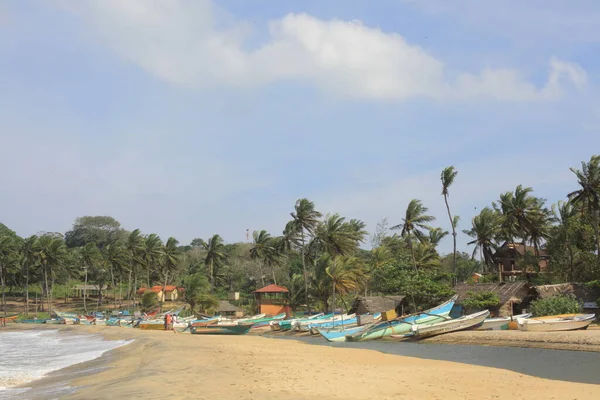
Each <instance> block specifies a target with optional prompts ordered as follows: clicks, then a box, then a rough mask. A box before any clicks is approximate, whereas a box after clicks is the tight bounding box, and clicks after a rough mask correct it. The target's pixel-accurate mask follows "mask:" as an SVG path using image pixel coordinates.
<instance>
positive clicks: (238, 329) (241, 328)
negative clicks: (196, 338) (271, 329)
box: [190, 324, 252, 335]
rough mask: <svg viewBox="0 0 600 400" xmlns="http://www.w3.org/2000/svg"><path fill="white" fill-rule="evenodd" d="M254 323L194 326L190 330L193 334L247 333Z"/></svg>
mask: <svg viewBox="0 0 600 400" xmlns="http://www.w3.org/2000/svg"><path fill="white" fill-rule="evenodd" d="M250 328H252V325H250V324H248V325H206V326H192V327H191V328H190V332H191V333H192V334H193V335H245V334H246V333H248V332H249V331H250Z"/></svg>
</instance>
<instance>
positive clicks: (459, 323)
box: [391, 310, 490, 339]
mask: <svg viewBox="0 0 600 400" xmlns="http://www.w3.org/2000/svg"><path fill="white" fill-rule="evenodd" d="M489 315H490V312H489V311H488V310H485V311H480V312H477V313H474V314H470V315H465V316H463V317H459V318H456V319H448V320H446V321H442V322H433V323H430V324H414V325H411V327H410V333H408V334H406V335H392V336H391V337H393V338H395V339H398V338H403V337H406V336H414V337H418V338H421V339H423V338H427V337H431V336H436V335H441V334H444V333H450V332H457V331H463V330H467V329H472V328H475V327H477V326H480V325H481V324H483V321H484V320H485V319H486V318H487V317H489Z"/></svg>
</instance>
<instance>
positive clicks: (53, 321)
mask: <svg viewBox="0 0 600 400" xmlns="http://www.w3.org/2000/svg"><path fill="white" fill-rule="evenodd" d="M46 323H47V324H54V325H56V324H65V320H64V319H63V318H51V319H47V320H46Z"/></svg>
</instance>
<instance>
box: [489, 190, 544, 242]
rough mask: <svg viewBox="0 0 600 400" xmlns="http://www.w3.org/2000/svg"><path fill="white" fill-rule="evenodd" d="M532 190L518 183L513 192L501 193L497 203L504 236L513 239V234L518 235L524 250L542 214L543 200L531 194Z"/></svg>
mask: <svg viewBox="0 0 600 400" xmlns="http://www.w3.org/2000/svg"><path fill="white" fill-rule="evenodd" d="M532 191H533V189H532V188H530V187H527V188H526V187H523V186H522V185H519V186H517V188H516V189H515V191H514V193H512V192H506V193H503V194H502V195H501V196H500V203H499V210H500V211H501V213H502V229H503V231H504V233H505V236H507V237H508V238H509V239H514V236H515V234H516V235H517V236H519V237H520V238H521V243H522V245H523V249H524V250H525V248H526V244H527V239H528V237H529V234H530V232H531V231H532V229H533V226H534V225H535V222H536V221H538V222H539V221H541V220H542V219H543V215H544V211H543V205H544V201H543V200H542V199H538V198H537V197H534V196H531V195H530V193H531V192H532ZM511 241H512V240H511Z"/></svg>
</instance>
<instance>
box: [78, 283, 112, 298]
mask: <svg viewBox="0 0 600 400" xmlns="http://www.w3.org/2000/svg"><path fill="white" fill-rule="evenodd" d="M107 288H108V287H106V288H104V289H107ZM73 290H74V291H75V297H83V296H84V294H85V295H86V296H87V297H96V296H99V295H100V288H99V287H98V285H76V286H75V287H73Z"/></svg>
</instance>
